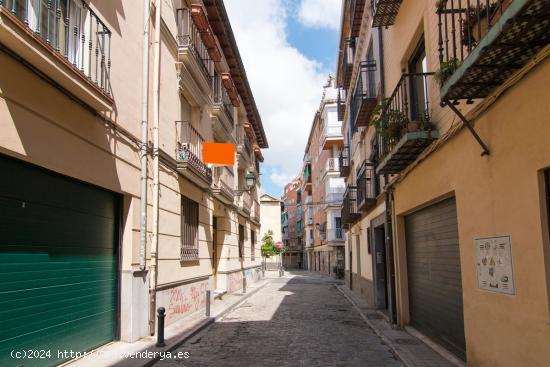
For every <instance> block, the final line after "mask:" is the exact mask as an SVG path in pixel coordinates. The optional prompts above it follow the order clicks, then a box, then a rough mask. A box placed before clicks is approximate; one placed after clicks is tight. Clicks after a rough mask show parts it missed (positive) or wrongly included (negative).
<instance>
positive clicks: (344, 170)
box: [338, 145, 350, 177]
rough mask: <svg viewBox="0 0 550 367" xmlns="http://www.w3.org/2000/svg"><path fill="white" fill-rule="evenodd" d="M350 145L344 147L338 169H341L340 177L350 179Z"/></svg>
mask: <svg viewBox="0 0 550 367" xmlns="http://www.w3.org/2000/svg"><path fill="white" fill-rule="evenodd" d="M349 155H350V154H349V145H344V146H343V147H342V151H341V152H340V157H339V158H338V161H339V162H338V167H339V168H340V177H348V175H349V172H350V159H349Z"/></svg>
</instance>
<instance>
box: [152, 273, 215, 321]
mask: <svg viewBox="0 0 550 367" xmlns="http://www.w3.org/2000/svg"><path fill="white" fill-rule="evenodd" d="M207 289H208V281H202V282H199V283H193V284H186V285H182V286H179V287H175V288H171V289H167V290H165V291H162V292H159V293H158V295H157V304H158V306H163V307H164V308H166V324H170V323H171V322H174V321H176V320H177V319H179V318H182V317H184V316H187V315H189V314H191V313H193V312H195V311H198V310H200V309H202V308H204V307H206V290H207Z"/></svg>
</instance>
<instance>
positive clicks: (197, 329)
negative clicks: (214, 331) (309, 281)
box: [135, 279, 272, 367]
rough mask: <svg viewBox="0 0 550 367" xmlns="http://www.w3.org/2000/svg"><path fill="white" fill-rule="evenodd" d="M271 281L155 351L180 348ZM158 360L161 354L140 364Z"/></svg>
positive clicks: (146, 366)
mask: <svg viewBox="0 0 550 367" xmlns="http://www.w3.org/2000/svg"><path fill="white" fill-rule="evenodd" d="M271 282H272V279H266V282H265V283H264V284H262V285H261V286H259V287H258V288H255V289H253V290H251V291H250V292H247V293H245V294H244V295H243V297H242V298H241V299H240V300H238V301H237V302H235V303H234V304H232V305H231V306H229V307H227V308H226V309H225V310H223V311H222V312H220V313H219V314H218V315H216V316H215V317H209V318H206V319H204V320H202V321H200V322H199V323H198V324H197V325H195V326H194V327H192V328H191V330H189V331H187V332H185V333H184V334H181V336H179V337H178V338H177V339H176V341H175V342H174V343H172V344H170V345H169V346H166V347H165V348H156V349H155V350H154V351H155V352H164V353H166V352H171V351H173V350H174V349H176V348H178V347H179V346H181V345H182V344H184V343H185V342H186V341H188V340H189V339H191V338H192V337H193V336H195V335H197V334H198V333H199V332H201V331H202V330H204V329H206V328H207V327H209V326H210V325H212V324H214V323H215V322H216V321H217V320H219V319H221V318H222V317H224V316H225V315H227V314H228V313H230V312H231V311H233V310H234V309H235V308H237V307H239V306H240V305H241V304H242V303H243V302H244V301H246V300H247V299H248V298H250V297H251V296H253V295H254V294H256V293H257V292H259V291H260V290H262V289H263V288H264V287H265V286H266V285H268V284H270V283H271ZM158 361H160V356H158V357H154V358H150V359H148V360H146V361H144V362H143V363H140V364H139V366H141V367H150V366H153V365H154V364H155V363H157V362H158ZM135 366H137V365H135Z"/></svg>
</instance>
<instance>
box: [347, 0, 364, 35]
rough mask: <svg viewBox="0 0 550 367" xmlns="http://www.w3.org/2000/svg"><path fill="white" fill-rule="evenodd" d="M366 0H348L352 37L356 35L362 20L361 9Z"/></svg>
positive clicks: (362, 9)
mask: <svg viewBox="0 0 550 367" xmlns="http://www.w3.org/2000/svg"><path fill="white" fill-rule="evenodd" d="M366 2H367V0H351V1H350V20H351V24H350V34H351V36H352V37H358V36H359V31H360V30H361V23H362V22H363V11H364V10H365V3H366Z"/></svg>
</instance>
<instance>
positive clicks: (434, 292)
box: [405, 198, 465, 358]
mask: <svg viewBox="0 0 550 367" xmlns="http://www.w3.org/2000/svg"><path fill="white" fill-rule="evenodd" d="M405 227H406V243H407V272H408V280H409V311H410V316H411V325H413V326H414V327H416V328H417V329H418V330H419V331H421V332H422V333H424V334H426V335H428V336H429V337H431V338H433V339H435V340H436V341H437V342H439V343H440V344H441V345H443V346H444V347H446V348H447V349H449V350H450V351H452V352H454V353H455V354H456V355H457V356H459V357H461V358H465V340H464V315H463V310H462V281H461V270H460V253H459V244H458V224H457V218H456V203H455V199H454V198H452V199H448V200H445V201H442V202H440V203H437V204H435V205H432V206H430V207H428V208H425V209H422V210H420V211H418V212H416V213H413V214H410V215H408V216H406V217H405Z"/></svg>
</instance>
